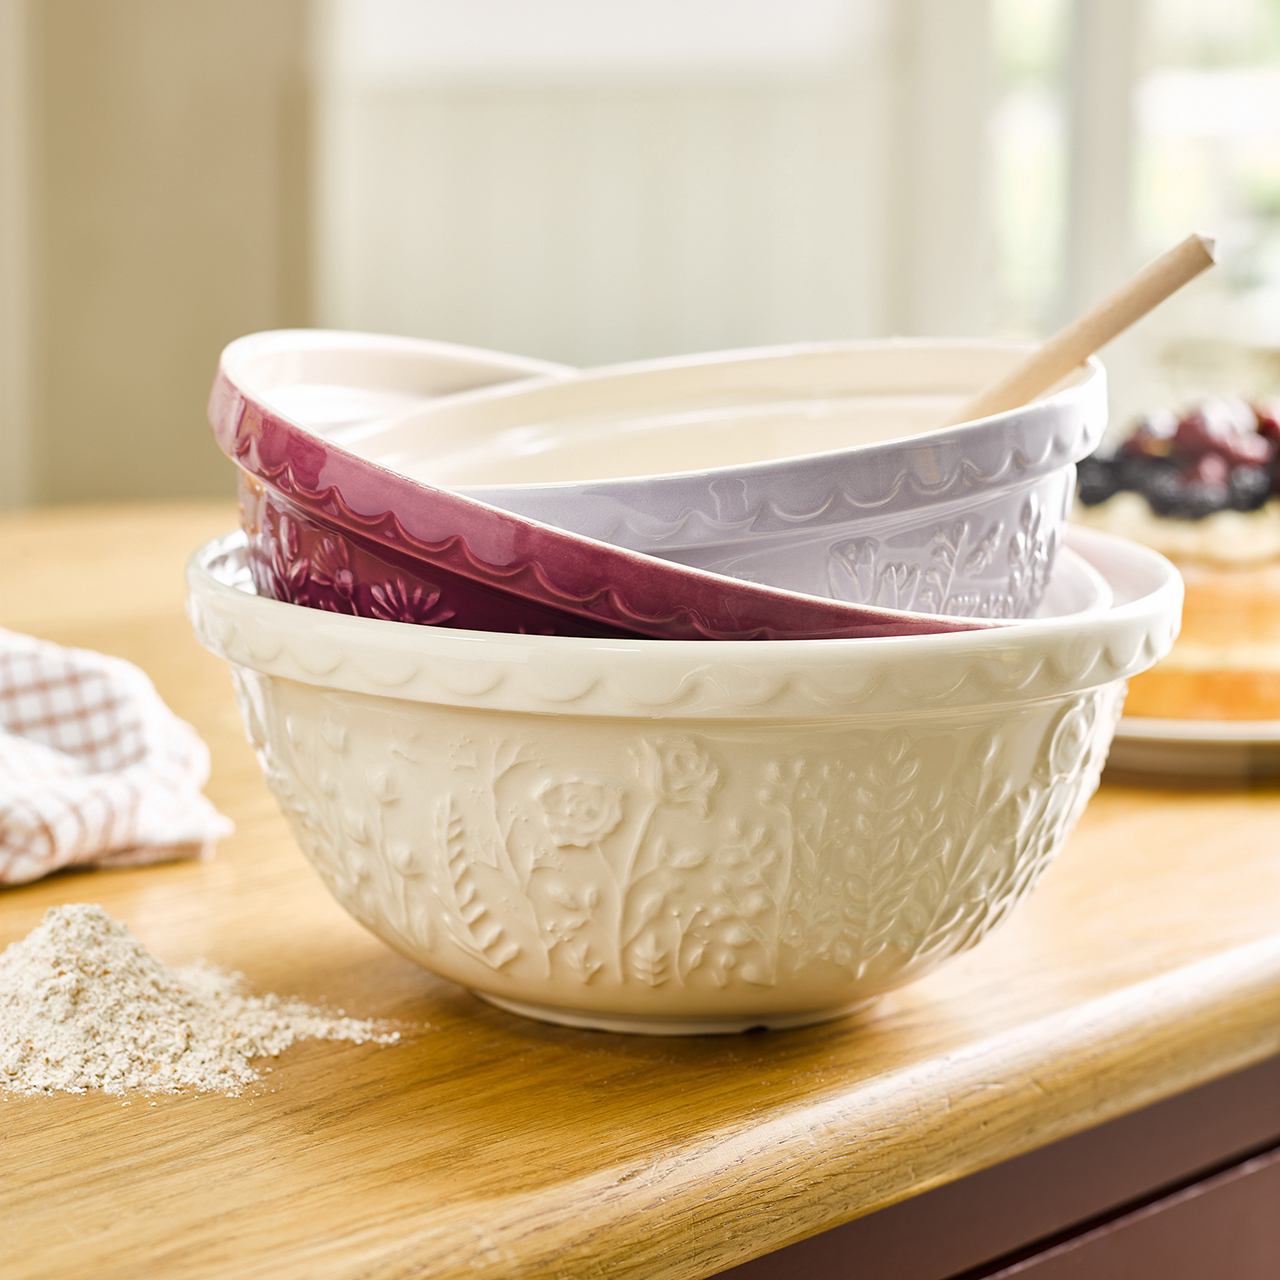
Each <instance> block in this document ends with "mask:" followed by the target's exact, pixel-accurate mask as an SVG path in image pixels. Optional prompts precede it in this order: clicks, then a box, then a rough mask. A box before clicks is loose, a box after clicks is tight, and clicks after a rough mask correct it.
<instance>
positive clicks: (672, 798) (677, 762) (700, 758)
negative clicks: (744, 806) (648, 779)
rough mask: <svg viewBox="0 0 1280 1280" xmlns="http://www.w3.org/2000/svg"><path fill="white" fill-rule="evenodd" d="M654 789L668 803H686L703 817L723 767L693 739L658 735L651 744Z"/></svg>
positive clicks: (709, 805) (708, 809)
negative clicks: (660, 736)
mask: <svg viewBox="0 0 1280 1280" xmlns="http://www.w3.org/2000/svg"><path fill="white" fill-rule="evenodd" d="M651 751H652V755H653V788H654V791H655V792H656V793H657V795H658V798H659V799H660V800H661V801H663V802H665V803H667V804H677V805H681V804H687V805H691V806H693V807H694V808H696V809H697V810H698V812H699V813H701V814H702V815H703V816H704V817H705V816H706V815H707V814H708V813H710V811H711V798H712V795H713V793H714V792H715V789H716V786H717V784H718V783H719V781H720V770H719V768H718V767H717V766H716V764H715V762H714V761H713V760H712V759H711V756H710V755H709V754H708V752H707V751H706V749H705V748H704V747H703V746H701V745H700V744H699V743H698V742H697V741H695V740H694V739H693V738H659V739H658V741H657V742H656V743H654V744H652V746H651Z"/></svg>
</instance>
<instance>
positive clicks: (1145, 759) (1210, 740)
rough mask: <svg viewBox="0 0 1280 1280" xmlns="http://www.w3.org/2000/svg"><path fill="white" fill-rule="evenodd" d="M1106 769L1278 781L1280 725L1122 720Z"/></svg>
mask: <svg viewBox="0 0 1280 1280" xmlns="http://www.w3.org/2000/svg"><path fill="white" fill-rule="evenodd" d="M1107 768H1108V769H1109V770H1111V771H1113V772H1116V773H1126V774H1134V775H1150V776H1164V777H1174V778H1203V779H1207V780H1214V781H1227V780H1232V779H1238V780H1246V779H1249V778H1275V777H1280V720H1164V719H1157V718H1155V717H1149V716H1124V717H1123V718H1122V719H1121V721H1120V724H1119V727H1118V728H1117V729H1116V735H1115V738H1114V739H1113V740H1112V743H1111V755H1110V757H1109V758H1108V760H1107Z"/></svg>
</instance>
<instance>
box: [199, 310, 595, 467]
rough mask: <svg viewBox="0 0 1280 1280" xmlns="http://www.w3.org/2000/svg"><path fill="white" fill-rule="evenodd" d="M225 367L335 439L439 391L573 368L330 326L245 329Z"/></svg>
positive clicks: (394, 416) (281, 410) (280, 409)
mask: <svg viewBox="0 0 1280 1280" xmlns="http://www.w3.org/2000/svg"><path fill="white" fill-rule="evenodd" d="M222 368H223V371H224V373H225V374H226V376H227V377H228V378H229V379H230V381H231V382H232V383H233V384H234V385H235V386H237V387H238V388H240V389H241V390H243V391H246V392H247V393H249V394H250V395H251V396H252V397H253V398H254V399H255V400H257V402H258V403H260V404H262V405H264V406H265V407H266V408H268V409H270V410H271V411H272V412H274V413H278V414H281V415H282V416H283V417H286V418H288V419H290V420H291V421H292V422H294V423H296V424H298V425H299V426H302V427H305V428H307V429H308V430H309V431H311V432H313V433H314V434H315V435H318V436H320V437H322V438H324V439H328V440H332V441H334V442H335V443H339V442H341V441H342V440H343V438H344V436H345V435H351V434H354V435H358V434H359V433H360V431H361V430H362V429H364V428H368V427H369V426H370V425H373V424H378V423H382V422H385V421H395V420H399V419H400V418H403V417H404V416H405V415H406V414H408V413H410V412H413V411H416V410H419V409H422V408H423V407H424V406H425V405H426V404H427V403H428V402H429V401H430V400H432V399H434V398H435V397H437V396H447V395H455V394H457V393H459V392H463V391H470V390H472V389H474V388H476V387H485V386H490V385H492V384H494V383H501V382H506V381H509V380H511V379H524V378H537V379H540V380H544V381H545V380H549V379H555V378H561V377H566V376H570V375H572V374H573V373H575V372H576V370H573V369H570V368H568V367H567V366H565V365H558V364H553V363H551V362H550V361H547V360H534V359H531V358H529V357H527V356H516V355H507V354H505V353H503V352H497V351H484V350H480V349H478V348H473V347H464V346H458V345H456V344H453V343H447V342H431V341H427V340H425V339H418V338H401V337H394V336H389V335H383V334H371V333H349V332H345V331H341V330H330V329H280V330H272V331H269V332H266V333H255V334H250V335H248V336H247V337H244V338H240V339H238V340H237V341H236V342H233V343H231V344H230V346H228V347H227V349H226V351H225V352H224V353H223V357H222Z"/></svg>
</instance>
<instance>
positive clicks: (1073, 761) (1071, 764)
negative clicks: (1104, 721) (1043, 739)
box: [1049, 698, 1098, 778]
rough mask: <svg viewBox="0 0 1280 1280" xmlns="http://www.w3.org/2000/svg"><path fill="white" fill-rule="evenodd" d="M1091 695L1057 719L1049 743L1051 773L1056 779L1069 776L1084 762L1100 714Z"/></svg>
mask: <svg viewBox="0 0 1280 1280" xmlns="http://www.w3.org/2000/svg"><path fill="white" fill-rule="evenodd" d="M1097 712H1098V708H1097V704H1096V703H1095V702H1094V700H1093V699H1092V698H1089V699H1086V700H1085V701H1084V702H1078V703H1076V705H1075V706H1074V707H1068V708H1067V710H1066V711H1065V712H1063V714H1062V716H1061V718H1060V719H1059V720H1058V724H1057V728H1055V729H1054V731H1053V738H1052V740H1051V741H1050V743H1049V773H1050V775H1051V776H1052V777H1054V778H1067V777H1070V776H1071V775H1072V774H1074V773H1076V772H1077V770H1078V769H1079V768H1080V766H1081V764H1083V763H1084V758H1085V755H1086V754H1087V753H1088V750H1089V744H1090V742H1091V741H1092V740H1093V726H1094V721H1095V720H1097V718H1098V715H1097Z"/></svg>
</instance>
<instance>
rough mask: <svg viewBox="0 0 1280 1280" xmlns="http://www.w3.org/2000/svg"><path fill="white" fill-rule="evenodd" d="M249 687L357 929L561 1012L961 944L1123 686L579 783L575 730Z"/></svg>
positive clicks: (285, 684)
mask: <svg viewBox="0 0 1280 1280" xmlns="http://www.w3.org/2000/svg"><path fill="white" fill-rule="evenodd" d="M237 685H238V692H239V693H240V699H241V707H242V711H243V712H244V714H245V719H246V724H247V726H248V727H249V730H250V732H251V734H252V736H253V738H254V741H255V744H256V746H257V748H258V752H259V758H260V759H261V760H262V762H263V768H264V771H265V773H266V775H267V778H268V781H269V783H270V785H271V788H272V790H273V791H274V792H275V794H276V796H277V798H278V799H279V801H280V803H281V805H282V807H283V808H284V809H285V812H286V813H287V814H288V815H289V817H290V819H291V822H292V824H293V827H294V830H295V832H296V833H297V836H298V839H299V841H300V843H301V844H302V845H303V848H304V849H305V850H306V852H307V853H308V856H309V857H310V858H311V859H312V861H313V862H314V863H315V865H316V866H317V868H318V869H319V870H320V872H321V874H322V875H323V876H324V878H325V880H326V882H327V883H328V884H329V885H330V887H331V889H332V890H333V892H334V893H335V894H336V895H337V896H338V897H339V899H340V900H341V901H342V902H343V903H344V904H345V905H346V906H347V908H348V909H349V910H350V911H351V912H352V913H353V914H354V915H355V916H356V917H357V918H358V919H360V920H362V921H364V922H365V923H366V924H368V925H369V926H370V927H371V928H373V929H374V930H375V932H377V933H379V934H380V935H381V936H383V937H384V938H387V939H388V940H389V941H391V942H393V943H394V945H396V946H398V947H399V948H400V949H401V950H403V951H405V952H406V953H407V954H410V955H415V956H417V957H419V958H420V959H422V961H423V962H424V963H427V964H428V965H429V967H432V968H439V970H440V971H441V972H444V973H445V974H447V975H448V976H453V977H456V978H457V979H458V980H460V981H464V982H468V983H471V984H473V985H475V986H477V987H479V988H480V989H482V990H484V989H489V988H488V986H487V985H486V984H487V979H486V978H485V977H484V975H485V974H488V975H491V976H492V975H498V978H497V979H495V980H498V981H499V986H497V987H495V988H493V989H494V990H495V991H499V992H501V991H504V990H505V991H508V992H511V991H513V990H522V989H524V987H523V985H521V984H533V985H532V988H530V989H536V990H540V991H545V992H546V993H547V994H545V995H544V996H543V998H544V999H545V1000H546V1002H547V1003H549V1004H557V1003H559V1004H562V1005H564V1004H568V1005H571V1004H573V1002H574V999H575V997H574V996H573V992H574V991H583V990H585V989H592V990H594V989H595V988H597V987H599V986H601V985H602V984H608V985H611V986H612V985H618V986H621V987H623V988H629V989H631V990H632V991H636V990H640V991H643V992H646V993H651V994H647V995H645V996H644V999H645V1000H649V999H652V1000H656V1001H663V1000H668V999H671V1000H675V1001H677V1003H679V1002H680V1001H688V1000H706V1001H708V1002H714V1000H716V999H718V998H719V997H718V995H717V994H716V993H720V992H725V991H728V992H735V991H736V992H739V993H742V992H745V991H754V990H758V989H778V990H783V989H793V988H796V987H797V986H798V987H799V988H800V989H803V990H816V989H822V988H825V989H831V990H834V991H836V992H838V993H841V994H839V995H837V996H833V997H832V998H833V999H835V1000H836V1001H837V1002H838V1001H839V1000H848V999H854V998H862V997H863V996H865V995H866V994H874V993H875V992H876V991H881V990H884V989H886V988H887V987H889V986H892V985H896V984H897V983H898V982H900V981H903V980H905V979H906V978H909V977H911V976H912V975H914V974H917V973H921V972H924V971H925V970H927V969H928V968H931V967H932V966H934V965H935V964H937V963H938V962H940V961H941V960H942V959H944V958H946V957H947V956H949V955H951V954H954V953H955V952H957V951H960V950H963V949H965V948H967V947H969V946H972V945H973V944H974V943H976V942H977V941H978V940H980V939H981V938H982V937H983V936H985V934H986V933H987V932H989V931H990V930H991V929H992V928H994V927H995V926H996V925H997V924H998V923H999V922H1000V921H1001V920H1003V919H1004V918H1005V916H1007V915H1008V913H1009V911H1010V910H1012V908H1013V907H1014V906H1015V905H1016V903H1017V902H1018V901H1020V900H1021V899H1022V898H1023V897H1024V896H1025V895H1026V893H1027V892H1029V890H1030V888H1031V887H1032V886H1033V885H1034V884H1035V882H1036V880H1037V879H1038V878H1039V876H1040V874H1041V873H1042V872H1043V870H1044V869H1045V867H1046V866H1047V865H1048V863H1049V861H1050V860H1051V859H1052V857H1053V855H1054V853H1055V852H1056V850H1057V849H1058V848H1059V847H1060V846H1061V844H1062V841H1063V839H1064V838H1065V836H1066V834H1067V832H1068V831H1069V830H1070V829H1071V826H1072V825H1073V824H1074V822H1075V821H1076V819H1077V818H1078V817H1079V814H1080V812H1081V810H1082V809H1083V807H1084V804H1085V802H1086V801H1087V799H1088V797H1089V795H1090V794H1092V792H1093V790H1094V788H1095V787H1096V786H1097V782H1098V776H1099V772H1100V770H1101V767H1102V763H1103V760H1104V758H1105V754H1106V746H1107V743H1108V741H1109V736H1110V732H1111V730H1112V728H1113V726H1114V721H1115V717H1116V715H1117V714H1118V708H1119V705H1120V700H1121V698H1122V696H1123V685H1122V684H1119V683H1115V684H1112V685H1109V686H1106V687H1105V688H1103V689H1100V690H1090V691H1087V692H1084V693H1080V694H1075V695H1072V696H1070V697H1066V698H1062V699H1059V700H1057V701H1055V702H1054V703H1053V704H1051V705H1049V706H1045V705H1044V704H1042V703H1033V704H1030V705H1029V706H1023V707H1021V708H1015V709H1011V710H1010V711H1009V712H1008V714H1007V715H1006V716H1005V717H1004V718H1003V719H1002V720H1001V721H1000V723H998V724H991V723H990V722H989V721H988V722H987V723H985V724H983V723H975V722H974V721H973V720H972V719H967V720H966V721H963V722H956V723H953V724H951V725H905V724H896V725H895V724H890V723H887V722H886V721H884V720H878V721H876V720H865V719H864V720H862V721H861V722H860V723H858V724H855V725H852V726H849V725H846V726H843V727H841V726H836V727H832V726H827V727H826V728H825V729H824V728H820V727H816V726H812V725H811V726H810V727H809V729H808V730H807V731H806V732H805V733H803V734H795V733H793V732H791V731H786V732H783V733H781V734H777V733H771V732H766V731H765V730H763V729H761V730H759V731H757V730H754V729H751V728H749V727H748V728H743V727H742V726H737V727H728V728H725V729H720V728H717V729H715V730H708V731H706V732H705V733H703V734H698V735H694V734H672V733H665V734H664V733H645V732H644V731H639V732H638V733H637V734H636V735H635V736H638V737H639V738H640V742H639V743H638V744H635V746H632V745H630V743H629V742H628V741H627V740H626V739H623V740H622V741H621V742H620V741H619V739H618V738H617V737H616V736H615V737H614V738H613V739H609V738H608V736H607V735H606V737H605V738H604V739H603V740H602V741H603V743H604V749H603V750H600V752H599V754H600V756H601V759H600V768H601V769H602V770H611V769H612V770H614V771H615V772H592V773H573V772H568V771H566V770H565V769H564V768H563V762H564V761H565V760H566V759H567V758H569V757H570V756H572V755H574V754H577V753H579V752H580V751H581V750H582V747H581V734H582V733H583V732H584V730H583V728H582V723H581V721H578V722H576V725H572V724H561V725H559V727H554V726H555V720H554V718H548V721H547V724H546V725H544V726H542V727H541V728H539V727H536V726H535V727H533V728H530V727H529V726H528V722H527V720H525V721H523V722H522V726H523V727H522V729H521V730H515V729H514V728H513V727H512V726H513V724H514V722H513V721H510V720H508V719H506V718H505V717H502V716H498V717H497V718H496V719H495V720H494V722H493V723H492V724H490V725H488V726H487V727H486V729H485V731H484V734H483V735H481V736H479V737H478V738H477V739H476V740H472V739H471V738H468V737H464V736H457V735H455V736H452V737H450V736H448V735H445V736H443V737H442V736H441V735H439V734H438V733H437V732H436V731H435V729H434V728H432V729H430V730H428V729H427V728H426V727H425V726H426V723H427V722H426V721H422V722H418V723H420V724H421V725H422V726H423V728H421V729H418V730H414V731H412V732H408V731H407V730H406V726H407V725H408V724H409V723H410V722H409V721H407V720H406V719H405V718H404V717H403V715H402V714H400V713H395V714H393V715H391V716H390V717H388V715H387V714H386V712H384V711H381V710H374V708H376V707H380V706H382V705H385V704H383V701H382V700H381V699H374V698H368V697H366V696H365V695H342V697H341V698H340V699H339V700H337V701H331V702H329V703H327V704H326V705H325V707H324V709H323V711H319V712H317V713H316V715H315V718H314V723H313V725H310V726H309V723H308V721H307V719H306V716H305V713H304V706H305V698H306V696H307V690H306V689H305V687H304V686H301V685H297V684H296V683H295V682H292V681H287V680H285V681H273V680H270V679H267V678H262V677H258V676H255V675H254V674H253V673H251V672H243V671H240V672H239V673H238V675H237ZM504 725H505V726H506V727H505V728H504V727H503V726H504ZM575 735H577V736H575ZM1029 735H1030V736H1031V740H1032V741H1036V740H1038V741H1039V743H1040V745H1039V748H1038V750H1033V751H1031V752H1030V753H1028V752H1026V751H1025V749H1024V747H1023V745H1022V744H1024V743H1025V742H1026V741H1028V737H1029ZM1036 735H1038V738H1037V737H1036ZM553 739H554V741H553ZM557 743H558V745H556V744H557ZM566 752H567V753H568V755H566V754H565V753H566ZM554 761H560V762H561V767H560V768H556V767H554V764H553V762H554ZM713 801H714V804H713ZM837 975H838V976H837ZM509 983H515V984H518V985H517V986H516V987H512V986H509V985H502V984H509ZM539 984H542V985H539ZM811 984H816V985H811ZM679 992H684V993H686V994H684V995H679V994H673V993H679ZM699 993H702V994H699ZM530 998H532V997H530ZM740 998H742V999H746V1000H750V999H755V998H756V997H754V996H750V995H744V996H741V997H740ZM654 1007H661V1005H657V1006H654ZM679 1007H682V1008H688V1007H690V1006H689V1005H688V1004H687V1003H686V1004H683V1005H679ZM706 1007H708V1008H712V1007H714V1004H713V1003H708V1004H707V1005H706Z"/></svg>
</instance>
